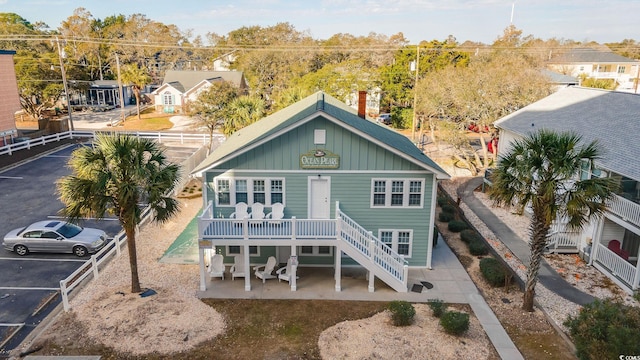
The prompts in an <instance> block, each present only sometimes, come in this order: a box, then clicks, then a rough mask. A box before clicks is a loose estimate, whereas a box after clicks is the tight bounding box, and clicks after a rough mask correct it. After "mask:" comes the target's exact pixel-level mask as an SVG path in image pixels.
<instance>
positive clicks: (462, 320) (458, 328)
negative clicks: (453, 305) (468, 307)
mask: <svg viewBox="0 0 640 360" xmlns="http://www.w3.org/2000/svg"><path fill="white" fill-rule="evenodd" d="M440 325H441V326H442V327H443V328H444V332H446V333H447V334H450V335H462V334H463V333H464V332H465V331H467V330H469V314H466V313H461V312H458V311H447V312H446V313H444V314H442V316H441V317H440Z"/></svg>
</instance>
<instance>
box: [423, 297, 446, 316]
mask: <svg viewBox="0 0 640 360" xmlns="http://www.w3.org/2000/svg"><path fill="white" fill-rule="evenodd" d="M427 304H429V307H430V308H431V311H432V312H433V316H435V317H437V318H439V317H441V316H442V314H444V312H445V311H446V310H447V305H446V304H445V303H443V302H442V300H432V301H429V302H428V303H427Z"/></svg>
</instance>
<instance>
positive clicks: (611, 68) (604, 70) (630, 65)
mask: <svg viewBox="0 0 640 360" xmlns="http://www.w3.org/2000/svg"><path fill="white" fill-rule="evenodd" d="M547 66H548V67H549V69H551V70H554V71H557V72H559V73H562V74H565V75H571V76H574V77H577V78H579V77H580V76H582V75H585V76H587V77H589V78H594V79H611V80H615V81H616V82H617V83H618V87H617V90H619V91H634V89H635V86H634V84H635V83H634V82H635V81H636V79H637V78H638V75H639V73H638V71H639V70H640V61H638V60H633V59H629V58H626V57H624V56H621V55H618V54H615V53H613V52H610V51H600V50H596V49H591V48H576V49H571V50H568V51H566V52H564V53H560V54H558V55H557V56H555V57H553V58H552V59H550V60H549V61H548V62H547Z"/></svg>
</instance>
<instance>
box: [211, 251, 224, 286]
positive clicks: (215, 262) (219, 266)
mask: <svg viewBox="0 0 640 360" xmlns="http://www.w3.org/2000/svg"><path fill="white" fill-rule="evenodd" d="M217 277H219V278H222V280H224V258H223V257H222V255H220V254H215V255H213V256H212V257H211V263H210V264H209V279H213V278H217Z"/></svg>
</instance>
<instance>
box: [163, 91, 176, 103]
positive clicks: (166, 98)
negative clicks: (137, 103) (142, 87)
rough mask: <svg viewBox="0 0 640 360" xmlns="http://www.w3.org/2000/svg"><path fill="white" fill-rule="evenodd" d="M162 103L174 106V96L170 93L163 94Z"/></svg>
mask: <svg viewBox="0 0 640 360" xmlns="http://www.w3.org/2000/svg"><path fill="white" fill-rule="evenodd" d="M162 103H163V104H164V105H174V101H173V94H171V92H169V91H166V92H164V93H163V94H162Z"/></svg>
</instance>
